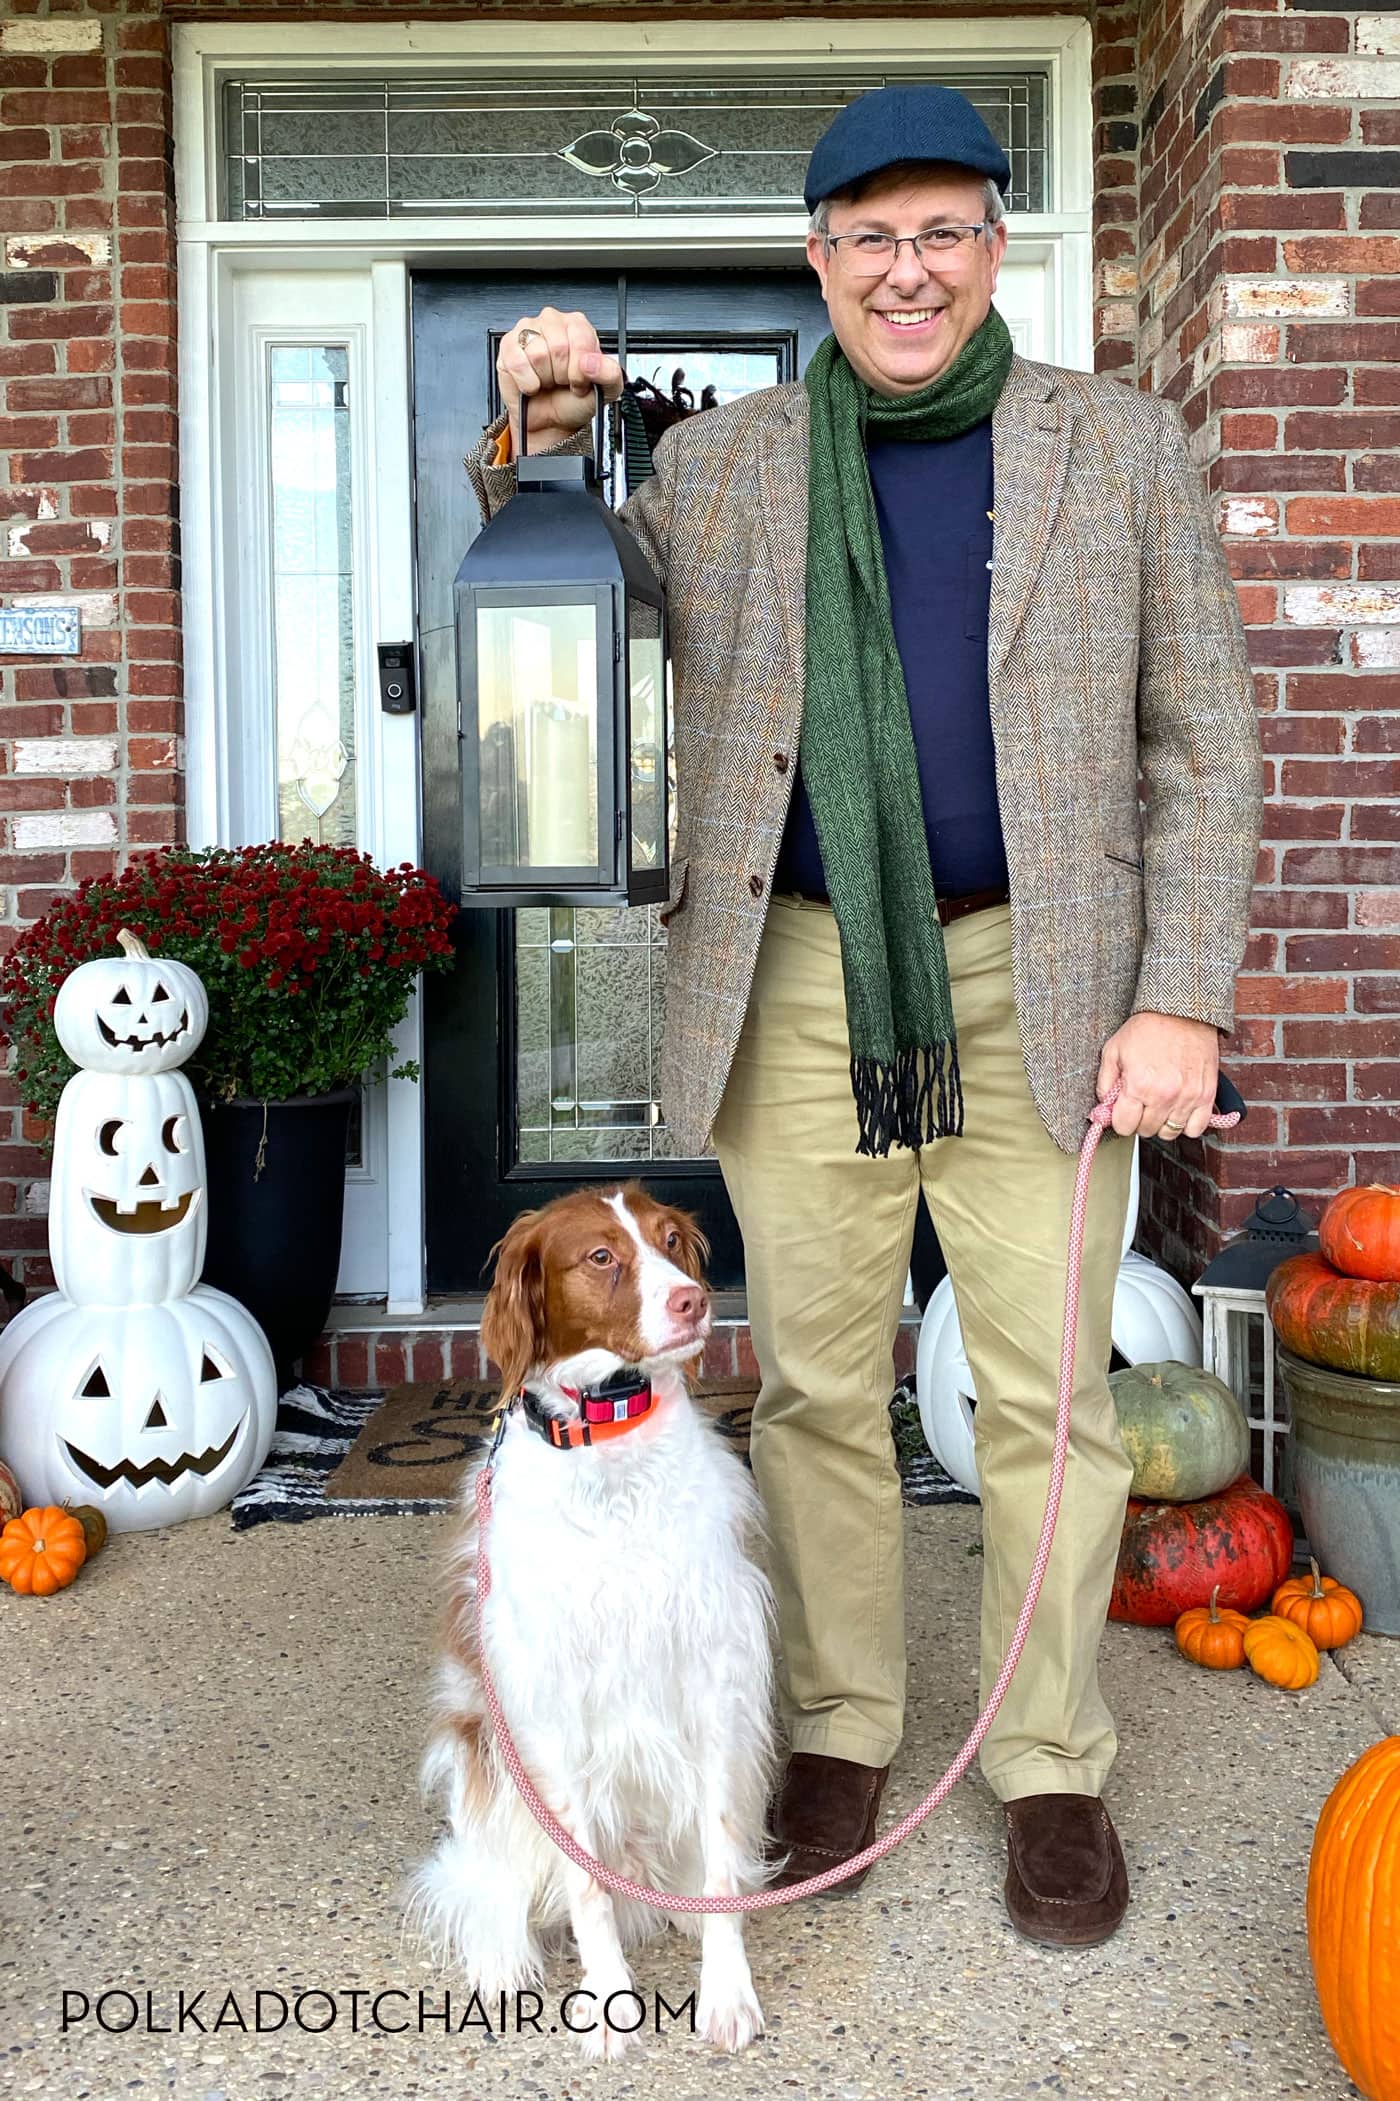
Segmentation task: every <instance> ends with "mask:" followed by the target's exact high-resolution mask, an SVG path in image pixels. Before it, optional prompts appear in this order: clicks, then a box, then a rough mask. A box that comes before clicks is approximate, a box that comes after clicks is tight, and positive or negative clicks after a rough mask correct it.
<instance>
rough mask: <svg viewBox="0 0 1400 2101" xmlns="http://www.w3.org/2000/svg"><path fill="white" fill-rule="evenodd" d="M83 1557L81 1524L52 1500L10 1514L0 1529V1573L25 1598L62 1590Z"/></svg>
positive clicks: (85, 1548) (78, 1567)
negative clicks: (4, 1525) (33, 1508)
mask: <svg viewBox="0 0 1400 2101" xmlns="http://www.w3.org/2000/svg"><path fill="white" fill-rule="evenodd" d="M86 1560H87V1540H86V1539H85V1538H84V1536H83V1528H82V1526H81V1525H80V1524H79V1522H78V1520H77V1518H75V1517H73V1516H71V1515H70V1514H69V1512H68V1511H66V1510H59V1509H58V1508H56V1506H55V1505H54V1504H52V1503H50V1504H48V1505H47V1506H46V1507H45V1508H44V1509H42V1510H38V1509H36V1510H26V1511H25V1512H24V1515H23V1516H22V1517H12V1518H11V1519H10V1522H9V1523H8V1524H7V1525H6V1527H5V1529H4V1531H3V1532H0V1576H3V1577H4V1579H5V1581H6V1582H7V1583H8V1584H9V1586H10V1588H11V1589H12V1590H18V1591H22V1592H23V1593H24V1595H25V1596H26V1597H30V1596H33V1597H36V1598H46V1597H49V1596H50V1595H51V1594H52V1593H53V1592H54V1591H56V1590H62V1589H64V1587H65V1586H66V1585H67V1584H69V1583H71V1582H72V1580H73V1578H74V1577H75V1576H76V1575H77V1573H78V1570H79V1569H80V1568H81V1567H82V1565H83V1563H84V1562H85V1561H86Z"/></svg>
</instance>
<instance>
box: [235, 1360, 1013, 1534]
mask: <svg viewBox="0 0 1400 2101" xmlns="http://www.w3.org/2000/svg"><path fill="white" fill-rule="evenodd" d="M754 1394H755V1388H754V1387H753V1386H752V1384H750V1383H746V1382H745V1381H743V1380H741V1379H734V1380H723V1379H715V1380H709V1381H707V1382H706V1391H704V1392H701V1393H698V1394H697V1396H696V1398H697V1399H698V1400H700V1401H701V1402H702V1403H704V1402H706V1401H708V1402H709V1404H710V1409H711V1412H712V1413H713V1414H714V1416H715V1419H716V1421H717V1422H718V1424H719V1427H720V1430H721V1432H722V1433H723V1435H724V1436H725V1437H726V1439H727V1440H728V1441H729V1443H730V1444H731V1445H732V1446H733V1448H734V1449H735V1450H737V1451H738V1452H739V1454H740V1456H741V1457H742V1458H743V1459H745V1460H747V1458H748V1426H749V1417H750V1415H751V1413H752V1410H753V1400H754ZM408 1396H416V1397H417V1398H416V1399H414V1400H412V1401H410V1400H408V1399H407V1398H406V1397H408ZM435 1401H438V1402H440V1403H441V1406H438V1407H435V1406H434V1405H433V1403H434V1402H435ZM391 1407H394V1408H395V1411H396V1412H395V1417H394V1420H393V1422H392V1424H391V1420H390V1414H389V1411H390V1409H391ZM381 1410H382V1411H383V1414H382V1416H381V1413H380V1411H381ZM494 1414H495V1388H494V1387H484V1386H481V1385H479V1384H468V1383H467V1382H465V1381H458V1382H452V1383H444V1382H442V1381H435V1380H427V1381H424V1382H422V1383H421V1384H416V1385H415V1384H408V1385H404V1386H398V1387H395V1388H394V1389H393V1390H392V1392H391V1393H390V1394H388V1395H387V1396H385V1395H381V1394H358V1393H338V1392H333V1391H330V1390H328V1389H327V1388H326V1387H324V1386H294V1387H293V1388H292V1389H291V1390H290V1392H288V1393H285V1394H283V1396H282V1398H281V1400H280V1401H279V1402H278V1404H277V1429H276V1432H275V1433H274V1436H273V1439H272V1445H271V1448H270V1450H269V1452H268V1455H267V1460H266V1463H265V1464H264V1466H263V1469H262V1471H261V1473H259V1474H257V1475H255V1476H254V1478H253V1479H252V1480H251V1481H250V1482H249V1483H248V1486H247V1487H246V1488H245V1489H242V1490H241V1491H240V1493H239V1494H238V1495H236V1496H235V1497H234V1499H233V1502H232V1504H231V1505H230V1517H231V1519H232V1523H233V1528H234V1530H235V1531H237V1532H245V1531H248V1530H249V1529H250V1528H251V1527H252V1526H254V1525H262V1524H268V1523H272V1522H276V1523H280V1524H300V1523H302V1522H304V1521H305V1520H306V1519H307V1518H312V1517H404V1516H410V1517H411V1516H425V1515H428V1514H429V1513H431V1512H433V1511H438V1510H446V1509H448V1508H449V1507H450V1505H451V1504H452V1502H453V1501H454V1500H455V1498H456V1493H457V1490H458V1488H459V1487H460V1485H461V1478H462V1471H463V1468H464V1467H465V1466H466V1465H467V1464H468V1463H469V1462H470V1461H471V1460H472V1459H474V1458H475V1457H476V1456H477V1454H478V1453H479V1452H483V1451H484V1450H485V1448H486V1444H487V1438H488V1434H489V1430H490V1425H491V1422H492V1420H493V1418H494ZM418 1422H424V1423H426V1424H427V1425H428V1427H427V1429H426V1430H424V1431H414V1430H413V1428H412V1425H413V1424H414V1423H418ZM401 1426H407V1428H408V1435H407V1436H405V1435H404V1434H403V1428H402V1427H401ZM890 1426H891V1429H892V1431H893V1433H894V1444H895V1456H896V1458H897V1460H898V1463H899V1474H900V1484H901V1487H902V1490H903V1497H904V1501H905V1502H906V1503H909V1504H911V1505H927V1504H931V1503H973V1502H976V1500H977V1498H976V1497H975V1496H970V1495H968V1494H966V1493H965V1492H964V1490H962V1489H961V1488H959V1487H958V1486H957V1484H956V1483H955V1482H954V1481H952V1480H950V1479H949V1477H948V1475H947V1474H946V1473H945V1472H944V1470H943V1468H942V1467H941V1466H940V1465H939V1463H938V1461H937V1460H936V1459H935V1458H934V1456H933V1454H932V1453H931V1452H930V1451H929V1449H928V1446H927V1444H926V1443H925V1442H924V1435H923V1429H922V1426H921V1423H920V1420H919V1409H918V1403H917V1401H916V1399H915V1396H914V1382H913V1380H912V1379H908V1380H905V1381H903V1382H902V1383H901V1384H900V1385H899V1386H897V1387H896V1388H895V1392H894V1395H893V1398H892V1399H891V1402H890ZM391 1428H392V1430H393V1434H392V1435H390V1434H387V1433H388V1431H389V1430H390V1429H391ZM360 1445H363V1446H364V1447H365V1448H366V1450H367V1451H374V1450H377V1449H379V1448H380V1447H381V1446H387V1447H389V1448H390V1458H389V1460H388V1462H387V1463H381V1462H378V1461H373V1462H369V1463H368V1464H367V1466H366V1470H365V1472H364V1474H359V1473H358V1472H357V1471H350V1470H347V1479H349V1480H350V1481H351V1482H352V1484H353V1483H354V1482H355V1481H356V1480H359V1481H360V1482H362V1483H363V1484H364V1485H365V1491H366V1492H364V1493H354V1494H349V1493H346V1492H344V1490H343V1489H342V1487H341V1486H340V1485H339V1482H338V1479H337V1477H338V1476H339V1475H340V1474H341V1471H342V1468H344V1467H346V1464H347V1462H348V1461H349V1460H350V1458H351V1457H352V1455H354V1454H355V1451H356V1447H357V1446H360ZM415 1451H417V1455H418V1457H419V1458H421V1460H423V1461H424V1462H427V1461H429V1460H431V1462H432V1464H433V1466H434V1467H436V1469H437V1472H436V1474H435V1475H434V1476H433V1477H432V1479H431V1482H430V1477H429V1473H428V1470H427V1466H426V1464H425V1465H424V1466H423V1467H422V1468H420V1467H418V1466H414V1467H413V1469H412V1478H411V1480H410V1479H409V1478H408V1476H409V1468H408V1466H407V1465H406V1464H404V1461H405V1459H406V1458H408V1457H409V1456H411V1455H413V1454H414V1452H415ZM333 1482H334V1483H336V1485H335V1486H334V1488H333V1486H332V1484H333ZM444 1483H445V1486H444V1485H443V1484H444ZM430 1487H431V1490H432V1492H429V1489H430Z"/></svg>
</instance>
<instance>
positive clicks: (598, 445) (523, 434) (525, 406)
mask: <svg viewBox="0 0 1400 2101" xmlns="http://www.w3.org/2000/svg"><path fill="white" fill-rule="evenodd" d="M602 410H603V390H602V388H601V387H600V386H599V384H598V382H597V380H596V379H595V380H594V382H593V478H594V480H595V481H597V482H599V483H601V482H602V479H603V415H602ZM520 457H521V459H522V460H527V459H529V457H530V396H529V395H528V394H522V395H521V397H520Z"/></svg>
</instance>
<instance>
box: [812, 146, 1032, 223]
mask: <svg viewBox="0 0 1400 2101" xmlns="http://www.w3.org/2000/svg"><path fill="white" fill-rule="evenodd" d="M935 165H936V166H940V167H941V166H942V165H943V163H942V162H937V163H934V162H929V161H898V162H896V163H894V167H891V168H881V169H880V170H879V173H880V174H881V175H890V174H892V173H893V172H894V168H895V167H897V168H898V169H899V170H900V171H901V172H903V171H904V170H905V169H907V170H908V172H909V173H910V174H911V175H912V174H914V173H916V172H918V173H922V172H923V170H924V169H926V168H928V167H931V166H935ZM864 188H865V184H864V183H852V184H851V186H850V188H849V189H845V190H836V191H834V192H833V194H832V195H831V196H830V197H823V198H822V200H821V202H820V204H819V205H818V206H817V208H816V210H815V211H814V212H813V214H812V216H811V218H810V219H809V220H808V222H807V231H808V232H809V233H815V234H820V235H822V236H823V237H824V236H825V234H826V231H827V222H828V216H829V213H830V208H831V206H832V205H833V204H840V203H842V202H844V201H846V200H847V199H849V200H850V201H851V202H852V203H855V202H858V201H859V198H860V195H861V192H862V191H863V189H864ZM982 216H983V218H984V219H985V220H986V222H987V236H988V238H989V239H990V237H991V231H992V228H993V227H994V226H999V225H1000V224H1001V222H1002V220H1003V219H1004V218H1005V217H1006V207H1005V205H1004V204H1003V203H1002V201H1001V191H1000V190H999V189H998V188H997V186H996V184H995V182H994V181H993V180H992V178H991V176H990V175H988V176H985V177H984V178H983V182H982Z"/></svg>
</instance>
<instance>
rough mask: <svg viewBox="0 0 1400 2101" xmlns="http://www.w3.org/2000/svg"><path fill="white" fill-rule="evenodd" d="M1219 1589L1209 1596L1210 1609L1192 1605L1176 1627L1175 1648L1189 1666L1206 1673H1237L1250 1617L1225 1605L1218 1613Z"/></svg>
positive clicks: (1217, 1586) (1241, 1660)
mask: <svg viewBox="0 0 1400 2101" xmlns="http://www.w3.org/2000/svg"><path fill="white" fill-rule="evenodd" d="M1219 1596H1220V1585H1219V1584H1218V1583H1217V1584H1216V1586H1215V1588H1214V1590H1213V1591H1212V1592H1211V1594H1210V1603H1209V1605H1193V1606H1192V1607H1191V1610H1190V1611H1189V1612H1183V1613H1182V1615H1181V1618H1180V1619H1179V1620H1178V1621H1177V1623H1176V1645H1177V1647H1178V1648H1179V1649H1180V1651H1181V1653H1182V1655H1183V1656H1186V1657H1189V1659H1190V1661H1191V1662H1192V1663H1200V1664H1203V1665H1204V1666H1205V1668H1206V1669H1207V1670H1208V1671H1237V1670H1238V1669H1239V1667H1240V1665H1241V1664H1242V1663H1243V1662H1244V1630H1245V1628H1246V1627H1247V1626H1248V1625H1249V1623H1250V1622H1249V1615H1248V1613H1245V1612H1236V1611H1235V1609H1234V1607H1233V1606H1232V1605H1227V1606H1226V1607H1225V1610H1224V1611H1223V1612H1221V1611H1219V1610H1218V1609H1217V1603H1216V1601H1217V1599H1218V1598H1219Z"/></svg>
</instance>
